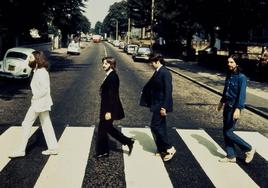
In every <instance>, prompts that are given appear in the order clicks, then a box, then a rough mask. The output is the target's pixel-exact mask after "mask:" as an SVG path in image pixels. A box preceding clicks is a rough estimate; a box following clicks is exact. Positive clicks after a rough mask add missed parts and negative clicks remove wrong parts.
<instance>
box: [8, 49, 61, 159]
mask: <svg viewBox="0 0 268 188" xmlns="http://www.w3.org/2000/svg"><path fill="white" fill-rule="evenodd" d="M29 66H30V67H31V68H33V71H34V74H33V78H32V81H31V90H32V94H33V96H32V100H31V106H30V108H29V109H28V112H27V113H26V116H25V118H24V120H23V122H22V141H21V144H20V146H19V148H18V150H16V151H15V152H13V153H12V154H10V155H9V157H10V158H16V157H23V156H25V150H26V146H27V143H28V139H29V136H30V132H31V127H32V125H33V124H34V122H35V120H36V119H37V117H39V119H40V122H41V126H42V131H43V133H44V136H45V140H46V143H47V146H48V149H47V150H45V151H43V152H42V154H43V155H57V154H58V150H57V148H58V143H57V139H56V136H55V133H54V129H53V127H52V123H51V119H50V116H49V111H50V110H51V106H52V105H53V102H52V99H51V95H50V79H49V74H48V71H47V68H48V62H47V60H46V58H45V55H44V53H43V52H42V51H34V52H33V53H32V55H31V57H30V60H29Z"/></svg>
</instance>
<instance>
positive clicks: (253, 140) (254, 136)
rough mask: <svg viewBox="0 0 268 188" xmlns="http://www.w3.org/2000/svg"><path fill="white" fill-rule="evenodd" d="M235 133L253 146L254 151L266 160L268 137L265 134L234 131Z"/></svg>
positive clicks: (267, 157)
mask: <svg viewBox="0 0 268 188" xmlns="http://www.w3.org/2000/svg"><path fill="white" fill-rule="evenodd" d="M235 133H236V134H237V135H238V136H240V137H241V138H243V139H244V140H246V141H247V142H248V143H249V144H250V145H252V146H253V147H255V149H256V152H257V153H259V154H260V155H261V156H262V157H263V158H264V159H265V160H266V161H268V147H267V146H268V139H267V138H266V137H265V136H263V135H261V134H260V133H258V132H246V131H235ZM265 146H266V147H265Z"/></svg>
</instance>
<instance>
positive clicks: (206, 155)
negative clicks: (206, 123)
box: [176, 129, 258, 188]
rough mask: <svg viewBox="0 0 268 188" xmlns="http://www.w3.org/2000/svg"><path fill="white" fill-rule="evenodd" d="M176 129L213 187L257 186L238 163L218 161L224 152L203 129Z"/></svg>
mask: <svg viewBox="0 0 268 188" xmlns="http://www.w3.org/2000/svg"><path fill="white" fill-rule="evenodd" d="M176 131H177V132H178V134H179V135H180V136H181V138H182V139H183V141H184V142H185V144H186V145H187V147H188V148H189V150H190V151H191V152H192V154H193V155H194V157H195V158H196V160H197V161H198V163H199V164H200V166H201V167H202V169H203V170H204V171H205V173H206V174H207V176H208V177H209V178H210V180H211V181H212V183H213V184H214V185H215V187H223V188H225V187H258V185H257V184H256V183H255V182H254V181H253V180H252V179H251V178H250V177H249V176H248V175H247V174H246V173H245V172H244V171H243V170H242V169H241V168H240V167H239V165H238V164H236V163H220V162H219V159H220V158H222V157H224V156H225V155H226V153H225V152H224V150H223V149H221V148H220V146H219V145H218V144H217V143H216V142H215V141H214V140H213V139H212V138H211V137H210V136H209V135H208V134H207V133H206V132H205V131H204V130H186V129H185V130H184V129H176ZM241 180H242V181H241Z"/></svg>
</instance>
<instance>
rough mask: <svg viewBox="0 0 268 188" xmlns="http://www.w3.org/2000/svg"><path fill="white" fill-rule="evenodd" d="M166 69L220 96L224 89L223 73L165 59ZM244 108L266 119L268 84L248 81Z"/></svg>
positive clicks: (195, 63)
mask: <svg viewBox="0 0 268 188" xmlns="http://www.w3.org/2000/svg"><path fill="white" fill-rule="evenodd" d="M165 60H166V62H167V67H169V68H170V69H171V70H172V71H175V72H176V73H178V74H181V75H182V76H185V77H188V79H191V80H193V81H195V82H198V83H201V85H202V84H203V85H204V86H207V88H208V89H210V90H214V92H216V93H218V94H221V93H222V91H223V87H224V80H225V75H226V74H225V73H221V72H219V71H217V70H213V69H208V68H206V67H203V66H200V65H198V63H197V62H185V61H182V60H180V59H165ZM246 108H247V109H249V110H252V111H254V112H255V113H258V114H259V115H261V116H263V117H266V118H268V83H261V82H256V81H251V80H248V87H247V100H246Z"/></svg>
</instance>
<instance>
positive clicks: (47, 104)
mask: <svg viewBox="0 0 268 188" xmlns="http://www.w3.org/2000/svg"><path fill="white" fill-rule="evenodd" d="M31 89H32V93H33V97H32V100H31V105H32V107H33V109H34V111H36V112H44V111H50V110H51V106H52V105H53V102H52V98H51V95H50V79H49V74H48V72H47V70H46V68H40V69H35V70H34V74H33V78H32V81H31Z"/></svg>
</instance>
